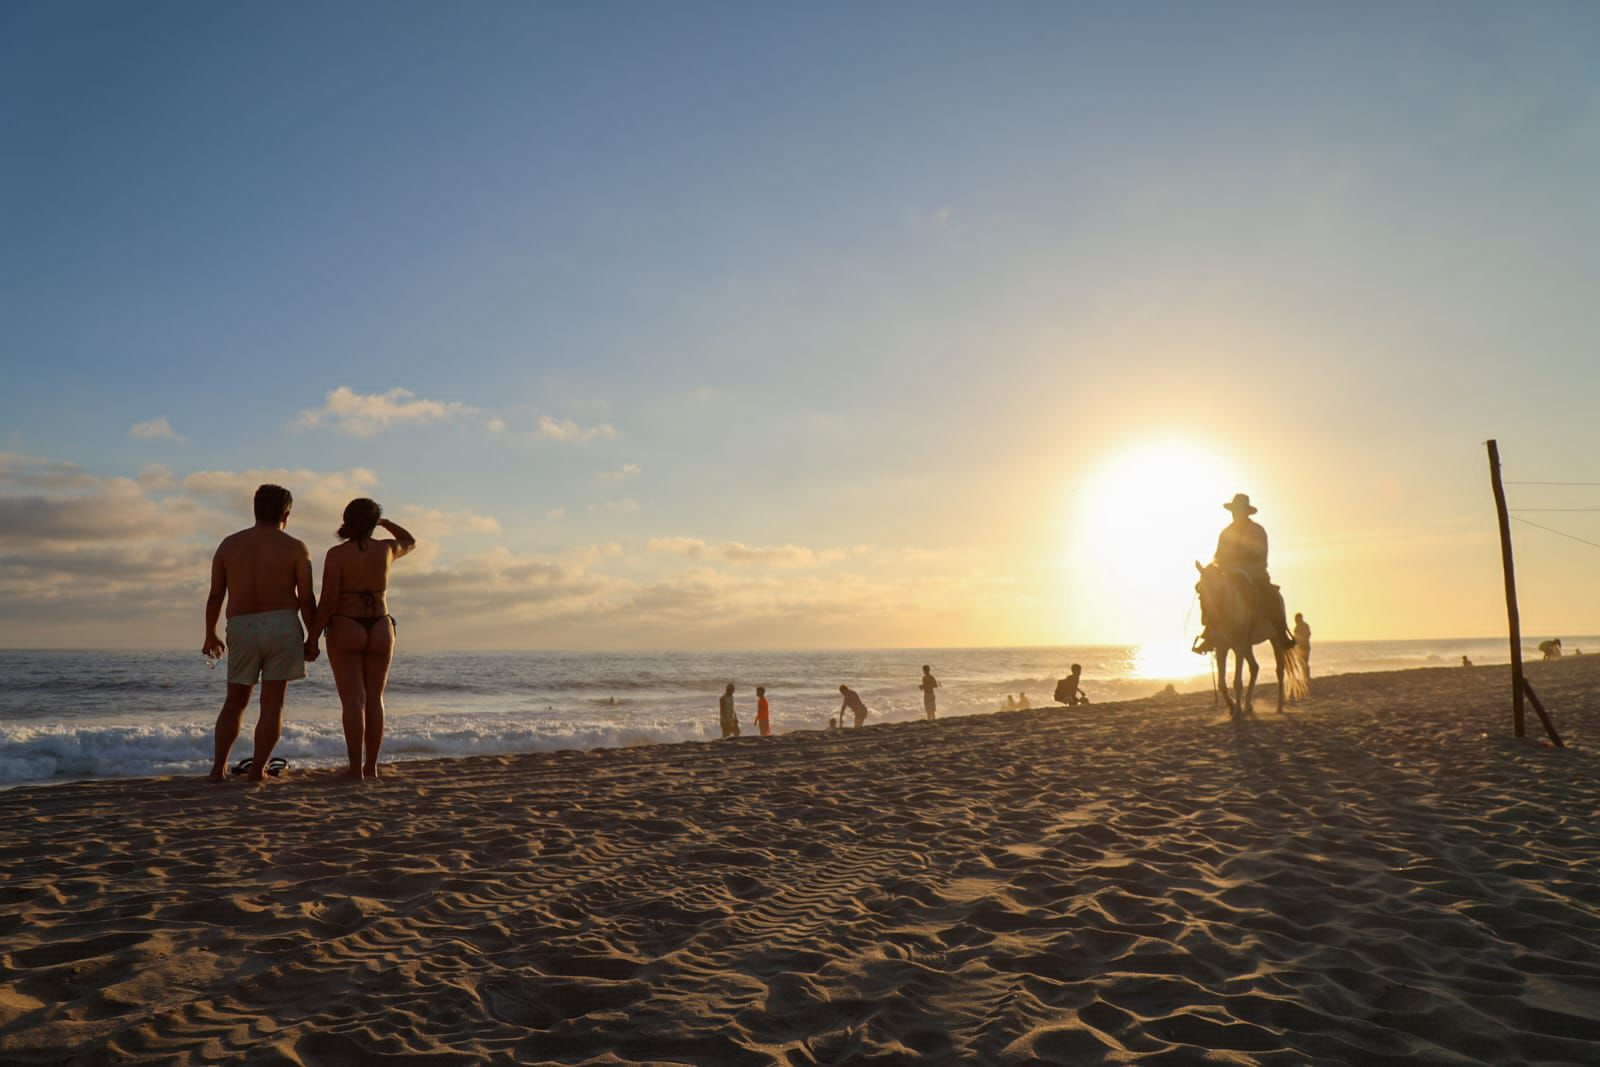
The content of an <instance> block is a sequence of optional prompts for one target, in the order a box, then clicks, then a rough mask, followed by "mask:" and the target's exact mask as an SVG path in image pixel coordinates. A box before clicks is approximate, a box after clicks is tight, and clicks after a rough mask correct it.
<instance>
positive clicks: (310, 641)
mask: <svg viewBox="0 0 1600 1067" xmlns="http://www.w3.org/2000/svg"><path fill="white" fill-rule="evenodd" d="M302 652H303V653H304V655H305V658H306V662H307V663H315V662H316V659H317V657H318V656H320V655H321V654H322V650H321V649H319V648H318V647H317V639H316V638H315V637H310V638H307V639H306V645H305V648H304V649H303V650H302Z"/></svg>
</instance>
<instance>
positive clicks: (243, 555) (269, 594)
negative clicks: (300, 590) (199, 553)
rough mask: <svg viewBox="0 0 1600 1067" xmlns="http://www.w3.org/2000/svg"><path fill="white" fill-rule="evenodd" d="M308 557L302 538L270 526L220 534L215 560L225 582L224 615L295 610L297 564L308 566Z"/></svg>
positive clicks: (309, 556) (298, 603) (298, 569)
mask: <svg viewBox="0 0 1600 1067" xmlns="http://www.w3.org/2000/svg"><path fill="white" fill-rule="evenodd" d="M310 559H311V555H310V553H309V552H307V551H306V546H305V544H304V543H303V542H301V541H300V540H299V539H298V538H294V537H290V536H289V535H288V534H286V533H284V532H283V531H282V530H279V529H275V528H273V527H270V526H252V527H250V528H249V529H247V530H240V531H239V532H238V533H235V534H230V535H229V536H227V537H225V538H223V541H222V544H220V545H218V546H217V555H216V564H217V566H219V567H220V568H221V569H222V574H223V578H224V580H225V581H226V583H227V590H228V607H227V617H228V618H230V619H231V618H233V617H234V616H235V615H254V614H256V613H257V612H262V611H294V610H295V609H296V608H298V607H299V606H300V598H299V596H298V595H297V592H296V583H297V579H298V576H299V573H300V566H301V564H302V563H305V564H306V565H307V566H309V564H310Z"/></svg>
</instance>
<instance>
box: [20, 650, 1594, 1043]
mask: <svg viewBox="0 0 1600 1067" xmlns="http://www.w3.org/2000/svg"><path fill="white" fill-rule="evenodd" d="M1503 673H1504V672H1503V670H1502V671H1499V672H1497V671H1494V670H1491V669H1481V670H1473V671H1463V670H1436V671H1412V672H1404V673H1398V674H1391V675H1362V676H1352V677H1347V678H1339V679H1328V680H1319V682H1318V683H1317V694H1316V698H1315V700H1314V701H1313V702H1311V703H1309V704H1306V705H1303V706H1302V707H1301V709H1300V710H1293V711H1291V712H1290V713H1289V714H1288V715H1286V716H1283V717H1279V716H1277V715H1275V714H1271V713H1268V714H1264V715H1261V716H1259V717H1257V718H1254V719H1248V720H1245V721H1242V722H1233V721H1231V720H1229V719H1228V718H1227V717H1226V716H1223V715H1219V714H1218V713H1216V712H1215V711H1214V710H1213V708H1212V705H1211V701H1210V698H1209V696H1197V697H1185V698H1182V699H1179V700H1164V701H1152V702H1138V703H1133V704H1127V705H1118V706H1096V707H1094V708H1092V709H1074V710H1071V711H1068V710H1065V709H1057V710H1041V711H1035V712H1025V713H1015V714H1001V715H995V716H989V717H984V718H977V719H967V720H957V721H950V722H943V723H939V724H937V726H928V725H926V724H920V723H908V724H901V725H892V726H884V727H876V728H871V729H867V730H864V731H862V732H860V733H859V734H855V733H850V734H846V735H823V734H812V735H804V736H799V735H797V736H791V737H787V738H781V739H777V740H774V741H766V742H764V741H762V740H760V739H741V740H739V741H736V742H732V743H727V744H686V745H675V746H659V747H652V748H636V749H624V750H611V751H595V752H568V753H555V754H545V755H530V756H526V757H486V758H479V759H471V760H459V761H441V762H436V763H423V764H406V765H404V766H401V767H399V768H397V769H396V771H395V773H394V775H393V777H392V778H391V780H389V781H386V782H384V783H382V784H379V785H376V786H372V785H369V786H366V787H360V786H347V785H345V784H342V783H340V782H338V781H336V780H335V779H333V778H332V777H331V776H329V775H320V774H319V775H309V776H301V777H299V778H296V779H293V780H290V781H286V782H283V783H279V784H277V785H274V786H273V787H271V788H269V789H266V790H264V791H259V792H256V791H250V790H247V789H245V788H242V787H236V786H228V787H222V788H212V787H208V786H206V785H204V784H201V783H198V782H189V781H156V782H144V783H130V782H104V783H88V784H83V785H74V786H65V787H58V788H53V789H43V788H32V789H22V790H16V791H13V792H10V793H5V794H0V865H3V867H0V869H3V870H4V871H5V872H6V873H5V878H4V880H3V881H0V938H3V941H0V944H3V946H4V947H3V951H0V1059H3V1060H4V1061H6V1062H8V1063H11V1062H15V1063H35V1062H36V1063H61V1062H67V1063H103V1062H108V1061H117V1062H133V1063H182V1064H211V1063H223V1062H240V1061H245V1060H249V1061H250V1062H252V1063H284V1064H325V1063H348V1062H390V1061H392V1062H396V1063H401V1062H404V1063H422V1064H456V1063H461V1064H467V1063H483V1062H507V1063H509V1062H530V1061H541V1060H555V1061H563V1062H582V1061H588V1060H603V1061H605V1062H630V1061H639V1062H686V1063H707V1064H711V1063H717V1064H720V1063H729V1064H743V1063H750V1064H767V1063H775V1062H776V1063H794V1064H803V1063H842V1062H850V1063H889V1062H906V1061H910V1060H918V1061H933V1062H939V1061H943V1062H952V1063H955V1062H974V1061H977V1062H1016V1063H1021V1062H1045V1063H1102V1062H1126V1061H1130V1060H1139V1061H1148V1062H1153V1063H1159V1062H1175V1063H1193V1062H1202V1061H1203V1062H1225V1063H1261V1064H1304V1063H1362V1064H1378V1063H1418V1062H1429V1063H1492V1064H1499V1063H1512V1062H1534V1061H1537V1062H1545V1063H1593V1062H1596V1060H1597V1059H1600V1055H1597V1053H1596V1049H1597V1048H1600V833H1597V826H1596V814H1595V813H1596V811H1597V810H1600V760H1597V759H1596V757H1595V755H1594V753H1593V752H1592V751H1591V750H1590V749H1589V748H1588V743H1589V741H1590V740H1591V739H1592V738H1594V737H1596V736H1597V735H1600V701H1597V700H1596V695H1597V694H1600V657H1595V658H1593V660H1592V661H1591V660H1590V658H1589V657H1585V658H1584V659H1582V660H1566V661H1562V662H1561V663H1558V664H1550V665H1543V664H1541V665H1538V670H1537V671H1536V674H1535V680H1536V683H1537V684H1538V685H1539V686H1540V691H1541V694H1542V695H1543V696H1544V697H1545V699H1546V701H1547V703H1549V704H1550V705H1551V706H1552V707H1554V708H1555V709H1556V710H1557V713H1558V715H1559V716H1560V719H1561V723H1562V725H1563V727H1564V729H1565V730H1566V731H1567V733H1568V736H1569V740H1570V741H1571V742H1574V745H1575V747H1573V748H1572V749H1569V750H1568V751H1566V752H1559V753H1558V752H1554V751H1551V750H1548V749H1544V748H1540V747H1538V746H1535V745H1528V744H1521V743H1514V742H1512V741H1510V740H1509V739H1507V738H1505V737H1504V736H1503V735H1504V733H1505V732H1506V723H1505V721H1504V720H1505V719H1507V718H1508V714H1507V712H1506V709H1505V707H1504V705H1505V703H1506V701H1505V698H1504V695H1503V692H1502V684H1503V677H1502V675H1503ZM1486 730H1487V731H1491V734H1492V736H1490V737H1485V736H1483V734H1484V731H1486Z"/></svg>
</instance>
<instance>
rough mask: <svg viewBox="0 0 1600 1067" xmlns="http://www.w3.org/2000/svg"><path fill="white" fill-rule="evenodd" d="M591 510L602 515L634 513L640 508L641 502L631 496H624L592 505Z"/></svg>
mask: <svg viewBox="0 0 1600 1067" xmlns="http://www.w3.org/2000/svg"><path fill="white" fill-rule="evenodd" d="M589 510H590V511H596V512H599V513H600V514H602V515H632V514H633V513H634V512H636V511H638V510H639V502H638V501H637V500H634V499H633V498H631V497H624V498H623V499H621V500H607V501H606V502H605V503H603V504H594V505H591V506H590V508H589Z"/></svg>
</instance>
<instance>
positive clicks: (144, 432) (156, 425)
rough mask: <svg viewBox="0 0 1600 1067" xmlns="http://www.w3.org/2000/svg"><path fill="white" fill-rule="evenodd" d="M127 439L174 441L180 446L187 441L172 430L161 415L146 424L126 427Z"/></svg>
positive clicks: (170, 425) (165, 418) (141, 423)
mask: <svg viewBox="0 0 1600 1067" xmlns="http://www.w3.org/2000/svg"><path fill="white" fill-rule="evenodd" d="M128 436H129V437H138V438H140V439H142V440H145V441H176V442H178V443H179V444H180V445H181V444H183V443H184V442H185V441H187V440H188V438H187V437H185V436H183V434H181V433H179V432H178V431H177V430H174V429H173V428H172V423H170V422H168V421H167V417H166V416H165V415H162V416H160V417H158V418H154V419H151V420H149V421H148V422H136V423H134V424H133V425H132V426H130V427H128Z"/></svg>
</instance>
